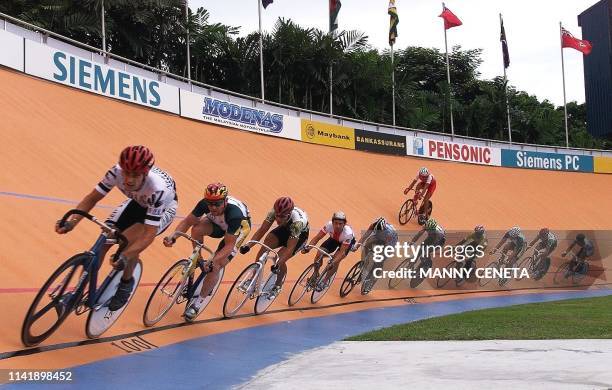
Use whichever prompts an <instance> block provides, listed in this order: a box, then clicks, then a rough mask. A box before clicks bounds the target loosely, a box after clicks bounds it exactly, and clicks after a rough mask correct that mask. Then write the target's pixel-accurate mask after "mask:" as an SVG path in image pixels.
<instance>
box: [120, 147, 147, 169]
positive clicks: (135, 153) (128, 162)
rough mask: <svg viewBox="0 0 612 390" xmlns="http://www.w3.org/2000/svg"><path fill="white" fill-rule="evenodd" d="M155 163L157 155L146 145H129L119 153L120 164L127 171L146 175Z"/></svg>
mask: <svg viewBox="0 0 612 390" xmlns="http://www.w3.org/2000/svg"><path fill="white" fill-rule="evenodd" d="M153 164H155V157H154V156H153V153H151V151H150V150H149V148H147V147H146V146H142V145H136V146H128V147H127V148H125V149H123V151H122V152H121V154H120V155H119V166H120V167H121V169H123V170H124V171H127V172H135V173H144V174H145V175H146V174H147V173H149V169H151V167H152V166H153Z"/></svg>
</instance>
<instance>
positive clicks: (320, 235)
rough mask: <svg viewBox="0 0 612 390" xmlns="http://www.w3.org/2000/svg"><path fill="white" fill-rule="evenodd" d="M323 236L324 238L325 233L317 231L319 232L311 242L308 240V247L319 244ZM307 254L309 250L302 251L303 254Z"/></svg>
mask: <svg viewBox="0 0 612 390" xmlns="http://www.w3.org/2000/svg"><path fill="white" fill-rule="evenodd" d="M324 236H325V232H324V231H321V230H319V232H318V233H317V235H316V236H314V237H313V238H312V240H310V242H309V243H308V245H312V246H315V245H317V244H318V243H319V241H321V239H322V238H323V237H324ZM308 252H310V249H304V253H308Z"/></svg>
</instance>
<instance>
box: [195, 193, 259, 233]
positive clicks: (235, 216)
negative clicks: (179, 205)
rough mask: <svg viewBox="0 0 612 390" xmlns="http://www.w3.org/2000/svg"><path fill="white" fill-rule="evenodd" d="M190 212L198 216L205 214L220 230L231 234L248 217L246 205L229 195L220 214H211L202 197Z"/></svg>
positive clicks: (236, 231) (237, 229) (235, 231)
mask: <svg viewBox="0 0 612 390" xmlns="http://www.w3.org/2000/svg"><path fill="white" fill-rule="evenodd" d="M191 214H193V215H194V216H196V217H198V218H200V217H202V216H203V215H206V218H207V219H208V220H209V221H211V222H212V223H214V224H215V225H217V226H219V227H220V228H221V230H223V231H224V232H226V233H229V234H233V235H237V234H238V231H239V230H240V228H241V227H242V226H243V223H242V222H243V221H245V220H249V219H250V215H249V209H248V208H247V206H246V205H245V204H244V203H242V202H241V201H239V200H238V199H236V198H234V197H231V196H228V197H227V204H226V205H225V210H223V214H221V215H212V214H211V213H210V209H209V208H208V205H207V204H206V201H205V200H204V199H202V200H201V201H199V202H198V204H197V205H196V207H195V208H194V209H193V211H192V212H191Z"/></svg>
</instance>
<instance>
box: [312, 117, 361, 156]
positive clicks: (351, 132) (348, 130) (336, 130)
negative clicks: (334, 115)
mask: <svg viewBox="0 0 612 390" xmlns="http://www.w3.org/2000/svg"><path fill="white" fill-rule="evenodd" d="M301 130H302V132H301V133H302V134H301V135H302V141H304V142H309V143H311V144H319V145H328V146H336V147H338V148H345V149H355V129H353V128H352V127H346V126H340V125H333V124H330V123H324V122H318V121H312V120H308V119H302V126H301Z"/></svg>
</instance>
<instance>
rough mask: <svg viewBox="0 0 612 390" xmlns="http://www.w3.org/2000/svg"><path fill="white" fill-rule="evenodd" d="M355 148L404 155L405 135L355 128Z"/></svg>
mask: <svg viewBox="0 0 612 390" xmlns="http://www.w3.org/2000/svg"><path fill="white" fill-rule="evenodd" d="M355 149H357V150H365V151H368V152H377V153H384V154H395V155H399V156H405V155H406V137H405V136H403V135H395V134H387V133H379V132H374V131H367V130H360V129H355Z"/></svg>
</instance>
